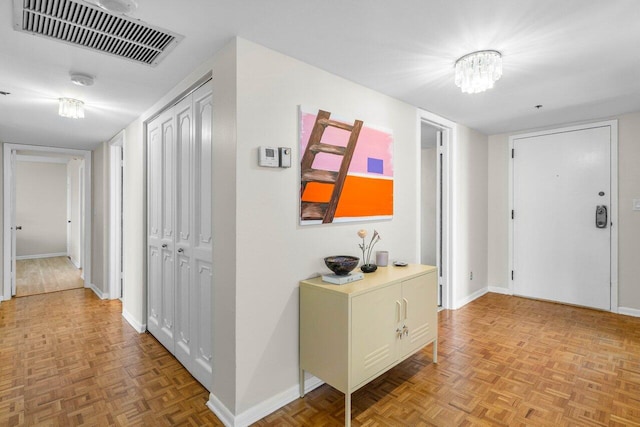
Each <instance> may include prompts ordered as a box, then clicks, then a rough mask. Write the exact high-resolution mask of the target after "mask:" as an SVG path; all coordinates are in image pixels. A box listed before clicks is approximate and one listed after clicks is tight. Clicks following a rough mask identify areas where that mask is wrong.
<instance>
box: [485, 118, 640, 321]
mask: <svg viewBox="0 0 640 427" xmlns="http://www.w3.org/2000/svg"><path fill="white" fill-rule="evenodd" d="M609 119H610V118H606V119H603V120H609ZM613 119H618V224H619V228H618V257H619V258H618V306H619V307H620V308H621V311H622V312H625V313H629V314H634V315H636V316H638V315H640V286H638V277H640V263H638V254H639V253H640V239H638V236H640V211H632V209H631V206H632V201H633V199H640V185H639V184H638V183H639V182H640V168H639V167H638V164H640V136H639V135H640V112H638V113H632V114H626V115H622V116H618V117H613ZM557 127H564V126H557ZM523 132H525V131H522V132H516V133H513V134H504V135H492V136H491V137H489V147H490V148H489V151H490V154H491V156H490V158H489V170H490V177H489V195H488V198H489V219H490V220H489V224H488V229H489V233H490V235H491V241H490V243H489V245H488V252H489V264H488V266H489V278H490V284H491V285H493V286H496V287H500V288H502V289H504V290H505V292H506V290H507V289H508V287H509V284H508V274H507V272H508V265H509V259H508V240H507V236H508V231H509V218H510V217H509V215H508V212H509V211H508V209H509V197H508V188H507V186H508V168H509V137H510V136H511V135H516V134H518V133H523ZM526 132H529V131H526Z"/></svg>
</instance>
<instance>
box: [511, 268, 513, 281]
mask: <svg viewBox="0 0 640 427" xmlns="http://www.w3.org/2000/svg"><path fill="white" fill-rule="evenodd" d="M511 280H513V270H511Z"/></svg>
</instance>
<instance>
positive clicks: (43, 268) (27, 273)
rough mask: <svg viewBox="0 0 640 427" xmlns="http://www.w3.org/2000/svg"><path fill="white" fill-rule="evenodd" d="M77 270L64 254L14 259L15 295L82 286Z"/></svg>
mask: <svg viewBox="0 0 640 427" xmlns="http://www.w3.org/2000/svg"><path fill="white" fill-rule="evenodd" d="M81 274H82V270H79V269H78V268H76V266H74V265H73V264H72V263H71V260H69V258H68V257H66V256H59V257H51V258H35V259H23V260H17V261H16V296H17V297H23V296H27V295H37V294H43V293H47V292H57V291H64V290H67V289H78V288H82V287H84V281H83V279H82V277H81Z"/></svg>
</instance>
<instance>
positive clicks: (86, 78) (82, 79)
mask: <svg viewBox="0 0 640 427" xmlns="http://www.w3.org/2000/svg"><path fill="white" fill-rule="evenodd" d="M69 77H70V78H71V82H72V83H73V84H75V85H78V86H91V85H93V76H90V75H89V74H83V73H70V74H69Z"/></svg>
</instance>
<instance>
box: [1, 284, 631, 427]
mask: <svg viewBox="0 0 640 427" xmlns="http://www.w3.org/2000/svg"><path fill="white" fill-rule="evenodd" d="M121 312H122V307H121V303H120V302H119V301H103V300H100V299H98V298H97V297H96V296H95V295H94V294H93V292H91V291H90V290H87V289H77V290H70V291H64V292H56V293H51V294H43V295H36V296H29V297H26V298H17V299H13V300H11V301H6V302H3V303H2V304H0V426H17V425H25V426H33V425H37V426H41V425H42V426H221V425H222V424H221V423H220V421H219V420H218V419H217V418H216V417H215V415H214V414H213V413H212V412H210V411H209V409H208V408H207V407H206V406H205V403H206V401H207V399H208V392H207V391H206V390H205V389H204V387H202V386H201V385H200V384H199V383H198V382H196V381H195V380H194V379H193V377H191V376H190V375H189V373H188V372H187V371H186V370H185V369H184V368H183V367H182V366H181V365H180V364H179V363H178V361H177V360H176V359H175V358H174V357H173V356H171V355H170V354H169V353H168V352H167V351H166V349H165V348H164V347H162V346H161V345H160V344H159V343H158V342H157V341H156V340H155V339H154V338H153V337H152V336H150V335H148V334H138V333H137V332H135V331H134V330H133V329H132V328H131V327H130V326H129V325H128V324H126V322H125V321H124V320H123V319H122V316H121ZM439 316H440V328H439V333H440V339H439V347H438V357H439V363H438V364H437V365H434V364H433V363H432V362H431V349H430V347H427V348H426V349H424V350H423V351H421V352H419V353H418V354H416V355H414V356H413V357H411V358H409V359H408V360H406V361H405V362H403V363H401V364H400V365H399V366H397V367H395V368H393V369H392V370H390V371H389V372H387V373H386V374H384V375H382V376H381V377H379V378H378V379H376V380H374V381H373V382H371V383H370V384H368V385H366V386H365V387H363V388H362V389H360V390H358V391H357V392H356V393H354V395H353V399H352V405H353V406H352V413H353V425H354V426H611V427H618V426H640V319H638V318H633V317H627V316H620V315H615V314H611V313H606V312H600V311H594V310H589V309H583V308H578V307H570V306H565V305H560V304H553V303H548V302H541V301H533V300H528V299H523V298H517V297H509V296H505V295H497V294H487V295H485V296H483V297H481V298H479V299H477V300H476V301H474V302H472V303H470V304H468V305H467V306H465V307H464V308H462V309H460V310H457V311H443V312H441V313H440V315H439ZM343 419H344V396H343V394H342V393H340V392H337V391H336V390H334V389H332V388H331V387H329V386H327V385H324V386H322V387H320V388H318V389H316V390H314V391H312V392H311V393H308V394H307V395H306V396H305V398H304V399H297V400H295V401H294V402H292V403H290V404H289V405H287V406H285V407H283V408H281V409H280V410H278V411H276V412H275V413H273V414H271V415H269V416H267V417H265V418H264V419H262V420H260V421H258V422H257V423H255V424H254V425H255V426H258V427H264V426H340V425H342V424H343Z"/></svg>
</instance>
